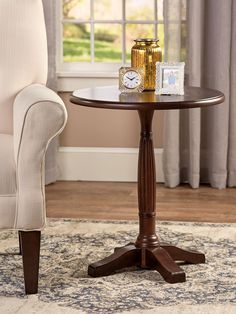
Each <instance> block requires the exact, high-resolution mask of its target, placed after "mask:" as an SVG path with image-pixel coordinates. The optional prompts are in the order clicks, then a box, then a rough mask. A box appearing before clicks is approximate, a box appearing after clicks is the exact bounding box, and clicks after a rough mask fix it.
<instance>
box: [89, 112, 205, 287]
mask: <svg viewBox="0 0 236 314" xmlns="http://www.w3.org/2000/svg"><path fill="white" fill-rule="evenodd" d="M153 114H154V111H150V110H143V111H139V118H140V123H141V135H140V145H139V162H138V203H139V235H138V237H137V240H136V242H135V244H133V243H129V244H128V245H126V246H124V247H121V248H115V250H114V253H113V254H111V255H110V256H108V257H106V258H104V259H103V260H101V261H98V262H96V263H93V264H91V265H89V268H88V274H89V275H90V276H93V277H99V276H106V275H110V274H112V273H113V272H115V271H116V270H118V269H122V268H124V267H129V266H139V267H141V268H147V269H156V270H157V271H158V272H159V273H160V274H161V275H162V277H163V278H164V280H166V281H167V282H169V283H176V282H183V281H185V280H186V279H185V273H184V271H183V270H182V269H181V268H180V267H179V266H178V265H177V264H176V263H175V261H183V262H187V263H192V264H198V263H204V262H205V256H204V254H202V253H199V252H194V251H188V250H183V249H180V248H178V247H175V246H173V245H169V244H162V243H160V242H159V239H158V236H157V235H156V209H155V206H156V173H155V172H156V170H155V156H154V148H153V141H152V119H153Z"/></svg>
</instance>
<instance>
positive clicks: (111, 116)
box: [60, 93, 163, 148]
mask: <svg viewBox="0 0 236 314" xmlns="http://www.w3.org/2000/svg"><path fill="white" fill-rule="evenodd" d="M60 96H61V97H62V99H63V100H64V102H65V104H66V107H67V110H68V115H69V118H68V123H67V126H66V128H65V130H64V132H63V134H62V135H61V139H60V145H61V146H69V147H70V146H71V147H130V148H134V147H138V143H139V132H140V127H139V119H138V114H137V112H136V111H125V110H106V109H93V108H86V107H82V106H77V105H74V104H72V103H70V101H69V97H70V93H60ZM162 117H163V112H162V111H159V112H156V113H155V116H154V120H153V137H154V146H155V148H159V147H162V129H163V127H162V126H163V119H162Z"/></svg>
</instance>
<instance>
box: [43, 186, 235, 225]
mask: <svg viewBox="0 0 236 314" xmlns="http://www.w3.org/2000/svg"><path fill="white" fill-rule="evenodd" d="M136 189H137V186H136V183H127V182H125V183H120V182H81V181H59V182H56V183H55V184H51V185H49V186H47V187H46V200H47V216H48V217H55V218H62V217H65V218H81V219H107V220H112V219H115V220H116V219H117V220H124V219H125V220H126V219H127V220H133V219H138V215H137V214H138V211H137V206H138V204H137V190H136ZM156 206H157V218H158V219H160V220H176V221H205V222H229V223H235V222H236V189H235V188H228V189H222V190H218V189H213V188H211V187H209V186H207V185H203V186H201V187H200V188H199V189H191V188H190V187H189V186H188V185H181V186H179V187H177V188H175V189H169V188H166V187H165V186H164V185H163V184H157V204H156Z"/></svg>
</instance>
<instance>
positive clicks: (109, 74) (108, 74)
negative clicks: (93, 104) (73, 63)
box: [57, 71, 118, 78]
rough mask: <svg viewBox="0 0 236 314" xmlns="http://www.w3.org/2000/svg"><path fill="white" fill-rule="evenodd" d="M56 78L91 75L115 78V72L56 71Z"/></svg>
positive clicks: (92, 76) (116, 74)
mask: <svg viewBox="0 0 236 314" xmlns="http://www.w3.org/2000/svg"><path fill="white" fill-rule="evenodd" d="M57 77H58V78H80V77H81V78H83V77H91V78H117V77H118V73H117V72H115V71H114V72H100V71H99V72H69V71H64V72H58V73H57Z"/></svg>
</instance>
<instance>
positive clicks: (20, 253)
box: [18, 231, 22, 255]
mask: <svg viewBox="0 0 236 314" xmlns="http://www.w3.org/2000/svg"><path fill="white" fill-rule="evenodd" d="M18 237H19V255H22V249H21V237H20V231H18Z"/></svg>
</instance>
